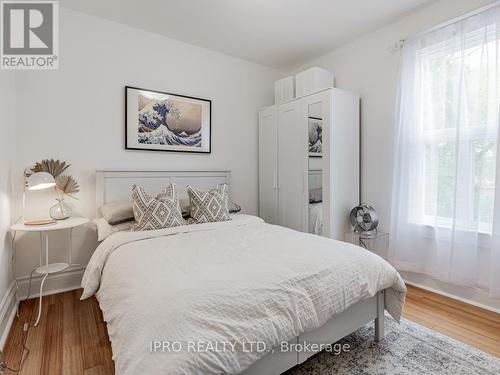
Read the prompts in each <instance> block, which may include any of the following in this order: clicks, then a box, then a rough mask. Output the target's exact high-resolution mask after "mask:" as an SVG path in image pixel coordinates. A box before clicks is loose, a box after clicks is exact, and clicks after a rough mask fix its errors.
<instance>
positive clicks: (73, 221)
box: [10, 217, 89, 326]
mask: <svg viewBox="0 0 500 375" xmlns="http://www.w3.org/2000/svg"><path fill="white" fill-rule="evenodd" d="M88 222H89V219H87V218H84V217H70V218H68V219H66V220H61V221H57V222H56V223H55V224H49V225H37V226H34V225H25V224H23V223H17V224H14V225H12V226H11V227H10V229H11V230H12V231H13V232H14V234H13V239H12V244H13V250H12V251H15V250H14V249H15V248H14V246H15V239H16V234H17V232H37V233H39V234H40V240H41V246H40V267H37V268H35V269H33V271H31V274H30V283H29V289H28V296H27V297H26V299H28V298H29V297H30V294H31V282H32V279H33V274H34V273H35V272H36V273H38V274H40V275H44V276H43V278H42V282H41V284H40V297H39V303H38V317H37V318H36V322H35V326H36V325H38V323H39V322H40V316H41V315H42V294H43V285H44V283H45V280H46V279H47V276H49V275H51V274H54V273H58V272H62V271H64V270H66V269H68V268H70V267H72V268H76V269H78V268H85V267H84V266H82V265H80V264H75V263H73V260H72V250H73V228H76V227H79V226H80V225H84V224H86V223H88ZM55 230H68V231H69V246H68V261H67V262H63V263H49V236H48V232H51V231H55ZM44 251H45V263H44V262H43V253H44ZM18 302H19V301H18Z"/></svg>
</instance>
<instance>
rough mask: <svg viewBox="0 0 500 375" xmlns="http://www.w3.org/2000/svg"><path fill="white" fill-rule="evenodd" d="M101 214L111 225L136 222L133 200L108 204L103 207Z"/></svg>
mask: <svg viewBox="0 0 500 375" xmlns="http://www.w3.org/2000/svg"><path fill="white" fill-rule="evenodd" d="M101 213H102V216H104V218H105V219H106V221H107V222H108V223H109V224H111V225H115V224H119V223H123V222H125V221H130V220H134V210H133V208H132V201H131V200H123V201H116V202H111V203H106V204H105V205H103V206H102V207H101Z"/></svg>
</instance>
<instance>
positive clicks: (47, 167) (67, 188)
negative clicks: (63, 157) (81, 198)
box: [25, 159, 80, 199]
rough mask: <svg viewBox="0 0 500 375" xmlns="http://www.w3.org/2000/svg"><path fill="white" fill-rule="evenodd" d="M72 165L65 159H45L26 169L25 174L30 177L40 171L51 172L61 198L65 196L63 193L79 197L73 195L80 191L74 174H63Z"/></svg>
mask: <svg viewBox="0 0 500 375" xmlns="http://www.w3.org/2000/svg"><path fill="white" fill-rule="evenodd" d="M70 165H71V164H67V163H66V162H65V161H60V160H54V159H44V160H42V161H40V162H37V163H35V165H34V166H33V167H32V168H31V169H29V170H26V172H25V175H26V177H29V176H31V175H32V174H33V173H38V172H47V173H50V174H51V175H52V177H54V180H55V181H56V186H55V189H56V192H57V193H58V194H60V195H61V199H62V198H63V195H67V196H69V197H71V198H74V199H77V198H76V197H74V196H73V194H76V193H78V192H79V191H80V187H79V186H78V182H76V180H75V179H74V178H73V177H72V176H70V175H68V174H63V173H64V172H65V171H66V170H67V169H68V168H69V167H70Z"/></svg>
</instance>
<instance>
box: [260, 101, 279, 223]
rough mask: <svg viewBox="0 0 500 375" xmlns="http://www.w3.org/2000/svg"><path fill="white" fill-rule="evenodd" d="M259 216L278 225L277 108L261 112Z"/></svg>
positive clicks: (273, 107)
mask: <svg viewBox="0 0 500 375" xmlns="http://www.w3.org/2000/svg"><path fill="white" fill-rule="evenodd" d="M259 216H260V217H261V218H262V219H263V220H264V221H265V222H266V223H270V224H278V113H277V106H272V107H269V108H266V109H264V110H262V111H260V112H259Z"/></svg>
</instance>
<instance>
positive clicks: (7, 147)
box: [0, 72, 15, 349]
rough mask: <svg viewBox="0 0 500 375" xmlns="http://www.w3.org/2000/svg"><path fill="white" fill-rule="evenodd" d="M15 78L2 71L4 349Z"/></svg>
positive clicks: (0, 306) (0, 313)
mask: <svg viewBox="0 0 500 375" xmlns="http://www.w3.org/2000/svg"><path fill="white" fill-rule="evenodd" d="M14 84H15V81H14V75H13V74H9V73H6V72H0V87H1V90H0V114H1V117H0V130H1V134H2V135H1V136H0V349H2V348H3V345H4V340H5V338H6V337H5V335H4V332H6V326H7V324H8V320H9V318H10V317H11V311H12V301H13V299H12V292H13V288H12V285H13V284H12V281H13V278H12V274H11V271H10V268H11V267H10V258H11V246H10V245H11V237H10V233H9V227H10V225H11V204H10V199H11V182H12V180H11V160H12V151H13V147H11V145H12V130H13V129H14V126H13V121H14V107H15V95H14V89H15V87H14Z"/></svg>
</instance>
